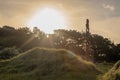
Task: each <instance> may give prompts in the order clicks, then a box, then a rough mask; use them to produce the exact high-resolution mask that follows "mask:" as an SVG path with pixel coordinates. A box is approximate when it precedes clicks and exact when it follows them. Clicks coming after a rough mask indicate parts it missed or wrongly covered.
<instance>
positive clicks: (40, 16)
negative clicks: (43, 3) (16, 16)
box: [28, 8, 66, 33]
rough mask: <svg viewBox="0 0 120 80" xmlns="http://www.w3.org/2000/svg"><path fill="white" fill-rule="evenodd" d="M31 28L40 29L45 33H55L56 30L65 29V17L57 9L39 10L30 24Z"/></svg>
mask: <svg viewBox="0 0 120 80" xmlns="http://www.w3.org/2000/svg"><path fill="white" fill-rule="evenodd" d="M28 25H29V26H31V27H35V26H36V27H38V28H39V29H40V30H42V31H44V32H45V33H53V30H55V29H65V26H66V19H65V16H64V15H63V14H62V13H61V12H59V11H58V10H56V9H50V8H45V9H42V10H38V11H37V12H36V13H35V14H34V16H33V17H32V19H31V20H30V21H29V22H28Z"/></svg>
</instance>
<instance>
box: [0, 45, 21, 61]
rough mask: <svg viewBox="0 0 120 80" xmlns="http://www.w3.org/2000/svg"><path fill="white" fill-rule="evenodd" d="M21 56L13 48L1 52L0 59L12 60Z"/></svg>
mask: <svg viewBox="0 0 120 80" xmlns="http://www.w3.org/2000/svg"><path fill="white" fill-rule="evenodd" d="M18 54H19V50H18V49H16V48H15V47H12V48H4V49H3V50H1V51H0V59H1V60H3V59H10V58H12V57H14V56H16V55H18Z"/></svg>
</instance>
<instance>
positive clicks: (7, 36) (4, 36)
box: [0, 26, 120, 62]
mask: <svg viewBox="0 0 120 80" xmlns="http://www.w3.org/2000/svg"><path fill="white" fill-rule="evenodd" d="M88 40H89V42H90V44H89V45H90V47H91V49H92V51H91V52H92V56H93V59H94V61H109V62H111V61H117V60H119V59H120V44H114V43H113V42H111V41H110V40H109V39H108V38H104V37H103V36H100V35H97V34H90V35H89V37H88ZM85 45H86V34H85V32H78V31H75V30H64V29H58V30H55V31H54V34H45V33H44V32H42V31H40V30H39V29H38V28H37V27H35V28H34V29H33V31H31V30H30V29H29V28H27V27H23V28H18V29H15V28H13V27H10V26H3V27H1V28H0V50H2V49H4V48H6V47H13V46H14V47H17V48H19V49H21V50H22V51H26V50H28V49H31V48H33V47H51V48H64V49H68V50H71V51H73V52H75V53H76V54H78V55H81V56H82V57H83V58H84V57H85V56H86V51H85V47H86V46H85ZM87 55H89V54H87Z"/></svg>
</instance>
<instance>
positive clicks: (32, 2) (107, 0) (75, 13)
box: [0, 0, 120, 43]
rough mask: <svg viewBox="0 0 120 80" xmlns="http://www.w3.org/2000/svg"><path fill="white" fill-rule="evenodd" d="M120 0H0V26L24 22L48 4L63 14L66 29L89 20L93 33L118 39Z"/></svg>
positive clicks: (76, 28)
mask: <svg viewBox="0 0 120 80" xmlns="http://www.w3.org/2000/svg"><path fill="white" fill-rule="evenodd" d="M119 3H120V0H0V26H3V25H9V26H13V27H22V26H27V24H26V23H27V22H28V21H29V20H30V19H31V17H32V16H33V15H34V14H35V12H36V11H38V10H40V9H42V8H45V7H48V8H55V9H57V10H58V11H61V12H62V13H63V14H64V16H66V18H67V21H68V25H67V28H68V29H75V30H78V31H85V22H86V19H87V18H88V19H89V20H90V30H91V33H92V34H99V35H103V36H104V37H107V38H109V39H110V40H111V41H113V42H115V43H120V37H119V34H120V31H119V30H120V26H119V24H120V9H119V8H120V5H119Z"/></svg>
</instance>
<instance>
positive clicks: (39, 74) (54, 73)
mask: <svg viewBox="0 0 120 80" xmlns="http://www.w3.org/2000/svg"><path fill="white" fill-rule="evenodd" d="M98 73H99V71H98V70H97V69H96V67H95V66H94V64H92V63H91V62H87V61H85V60H83V59H81V57H78V56H77V55H75V54H74V53H72V52H71V51H67V50H62V49H47V48H33V49H31V50H29V51H27V52H25V53H23V54H21V55H19V56H17V57H15V58H13V59H11V60H8V61H1V62H0V79H1V80H96V75H97V74H98Z"/></svg>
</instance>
